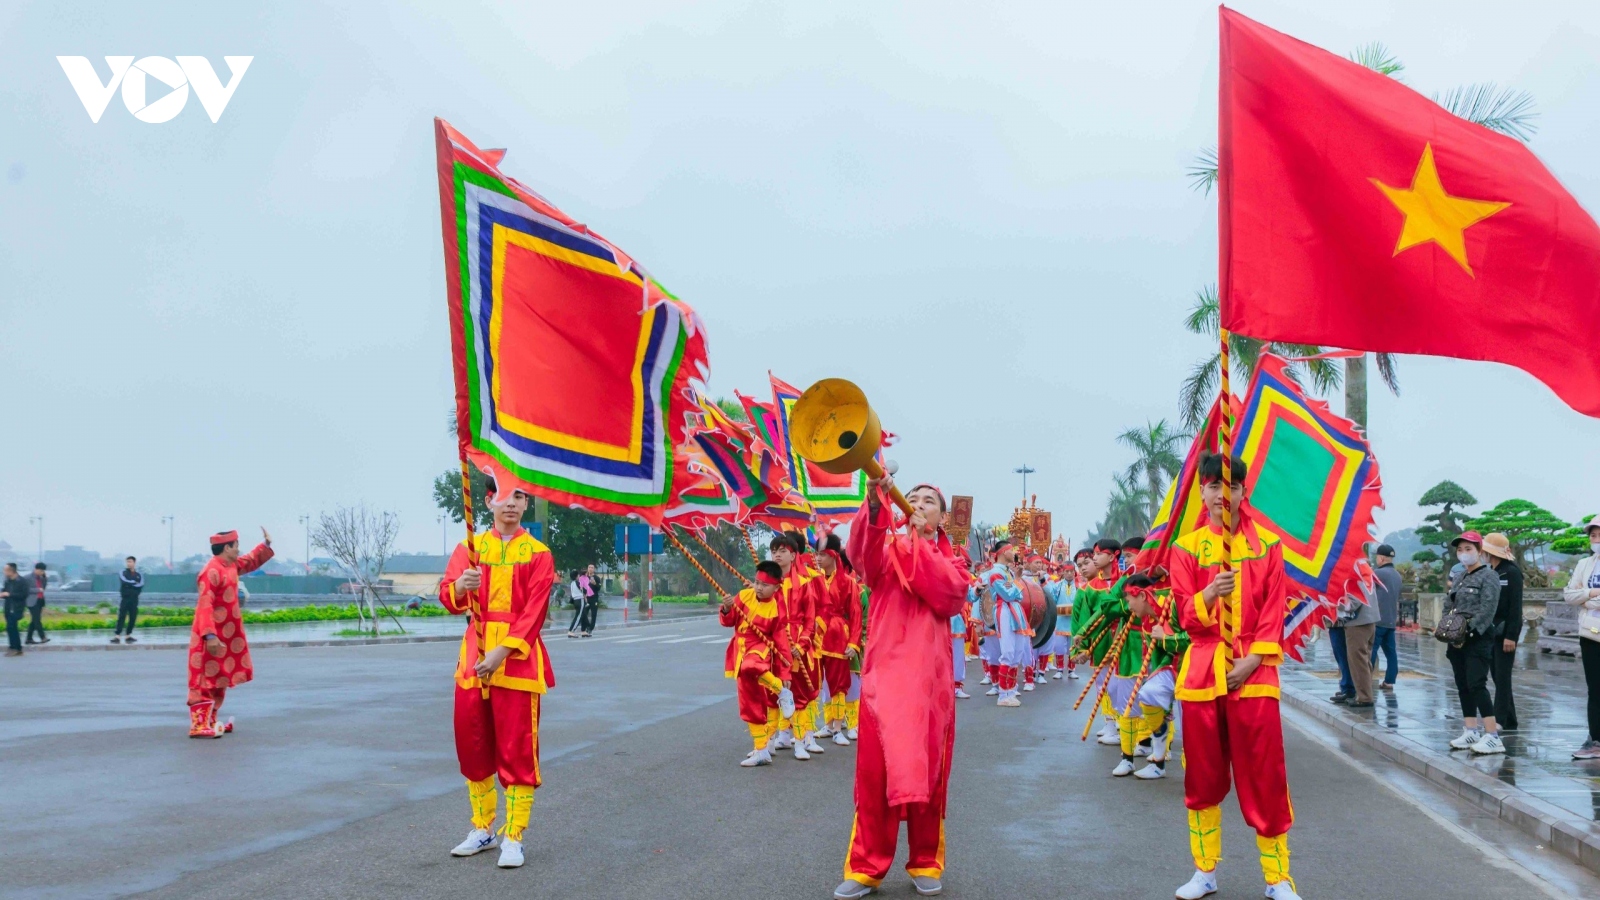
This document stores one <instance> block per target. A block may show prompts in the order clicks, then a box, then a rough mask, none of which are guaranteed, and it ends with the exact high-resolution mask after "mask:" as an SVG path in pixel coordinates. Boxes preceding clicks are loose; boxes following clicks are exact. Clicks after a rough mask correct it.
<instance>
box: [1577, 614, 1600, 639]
mask: <svg viewBox="0 0 1600 900" xmlns="http://www.w3.org/2000/svg"><path fill="white" fill-rule="evenodd" d="M1578 637H1581V638H1584V639H1585V640H1590V641H1600V609H1590V608H1588V607H1587V606H1585V607H1583V608H1581V609H1579V610H1578Z"/></svg>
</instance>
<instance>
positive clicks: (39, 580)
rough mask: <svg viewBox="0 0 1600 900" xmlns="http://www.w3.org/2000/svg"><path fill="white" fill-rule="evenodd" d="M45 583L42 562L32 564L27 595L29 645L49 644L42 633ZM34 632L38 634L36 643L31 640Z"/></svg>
mask: <svg viewBox="0 0 1600 900" xmlns="http://www.w3.org/2000/svg"><path fill="white" fill-rule="evenodd" d="M45 581H46V578H45V568H44V563H42V562H36V563H34V564H33V591H32V592H31V593H30V594H28V643H30V644H48V643H50V638H48V637H46V636H45V633H44V586H45ZM36 631H37V632H38V633H39V639H38V640H37V641H36V640H34V639H33V633H34V632H36Z"/></svg>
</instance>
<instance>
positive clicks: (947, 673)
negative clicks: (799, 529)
mask: <svg viewBox="0 0 1600 900" xmlns="http://www.w3.org/2000/svg"><path fill="white" fill-rule="evenodd" d="M889 524H890V516H889V511H888V509H887V508H884V507H879V509H878V511H877V514H876V515H874V514H873V513H872V507H871V505H870V504H862V506H861V511H860V512H859V513H857V514H856V517H855V520H854V521H853V522H851V525H850V544H849V554H850V559H851V560H852V561H854V562H855V563H856V571H857V572H859V573H860V575H861V578H862V579H863V580H864V581H865V582H866V584H867V588H868V589H869V590H870V591H871V592H872V602H871V603H870V604H869V606H868V612H867V615H868V621H867V631H868V633H869V634H871V635H872V643H871V644H870V645H868V646H867V651H866V659H865V660H864V661H863V662H862V666H861V706H862V710H861V713H862V716H861V718H862V724H863V727H868V726H869V725H870V727H872V728H873V729H874V731H875V732H876V736H877V741H878V742H879V743H880V744H881V747H882V756H881V758H879V759H875V760H873V759H868V758H867V754H866V753H865V752H862V753H861V754H860V755H858V756H857V762H856V765H857V766H858V769H859V767H861V766H871V767H874V768H875V769H881V770H882V771H883V785H884V793H885V795H886V798H887V801H888V803H889V805H890V806H900V805H903V804H909V803H932V804H933V805H934V806H936V807H937V808H938V809H937V811H938V812H939V814H940V815H942V814H943V809H944V799H945V788H946V786H947V785H948V783H949V779H950V758H951V754H952V753H953V752H954V749H955V737H956V709H955V695H954V694H953V692H951V690H950V684H951V680H952V679H953V678H954V673H953V672H952V671H951V665H952V663H951V654H950V617H951V616H953V615H955V614H957V613H959V612H961V610H962V607H964V606H965V605H966V602H967V573H966V571H965V570H964V569H962V568H961V567H960V565H959V564H958V563H957V562H956V560H955V558H954V557H953V556H952V555H951V553H950V551H949V549H948V544H947V543H946V542H944V541H940V542H939V543H932V542H929V541H925V540H920V539H916V540H914V539H911V538H907V537H904V536H900V535H891V534H890V533H889ZM902 575H904V577H905V579H906V583H902V581H901V576H902ZM865 744H866V742H865V741H864V742H863V746H864V745H865ZM862 783H863V779H862V778H860V776H859V772H858V777H857V780H856V785H857V791H858V792H859V791H860V790H861V785H862ZM884 799H885V798H876V799H873V798H863V797H861V796H859V795H858V796H857V797H856V805H857V806H858V807H861V806H863V805H867V804H872V803H882V802H884Z"/></svg>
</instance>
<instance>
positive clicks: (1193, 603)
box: [1171, 507, 1294, 885]
mask: <svg viewBox="0 0 1600 900" xmlns="http://www.w3.org/2000/svg"><path fill="white" fill-rule="evenodd" d="M1225 540H1227V538H1226V537H1225V536H1224V535H1223V533H1222V530H1221V529H1220V528H1218V527H1217V526H1216V525H1214V524H1212V523H1210V522H1208V523H1207V524H1206V525H1204V526H1202V527H1201V528H1199V529H1197V530H1195V531H1192V532H1190V533H1189V534H1186V535H1183V536H1182V537H1180V538H1178V539H1177V540H1176V541H1175V542H1174V544H1173V546H1174V548H1175V552H1173V554H1172V576H1171V577H1172V596H1173V598H1174V600H1175V601H1176V602H1177V603H1178V604H1179V622H1180V624H1181V625H1182V627H1183V628H1184V630H1185V631H1187V632H1188V633H1189V639H1190V644H1189V649H1188V651H1187V652H1185V653H1184V655H1183V664H1182V666H1181V667H1180V669H1179V671H1178V687H1177V691H1176V696H1177V698H1178V700H1180V701H1181V702H1182V703H1183V745H1184V783H1183V789H1184V805H1185V806H1187V807H1188V809H1189V844H1190V850H1191V851H1192V852H1193V854H1194V860H1195V868H1197V869H1199V870H1201V871H1203V872H1210V871H1213V870H1214V869H1215V868H1216V865H1217V862H1218V860H1219V859H1220V858H1221V853H1222V850H1221V827H1222V826H1221V822H1222V811H1221V808H1220V805H1221V803H1222V799H1223V798H1224V797H1226V796H1227V795H1228V786H1229V774H1230V770H1231V773H1232V779H1233V781H1234V783H1236V784H1237V785H1238V793H1239V810H1240V812H1242V813H1243V814H1244V820H1245V822H1246V823H1248V824H1249V825H1250V827H1251V828H1254V829H1255V831H1256V846H1257V848H1258V849H1259V851H1260V855H1261V872H1262V874H1263V875H1264V876H1265V877H1266V880H1267V883H1268V884H1269V885H1270V884H1277V883H1279V882H1282V881H1288V880H1290V879H1289V845H1288V840H1287V835H1288V831H1289V826H1290V825H1291V824H1292V823H1293V821H1294V810H1293V806H1292V805H1291V803H1290V800H1289V778H1288V773H1287V771H1286V770H1285V768H1284V761H1283V725H1282V722H1281V720H1280V718H1279V712H1278V696H1279V693H1278V666H1279V664H1281V663H1282V662H1283V650H1282V648H1281V647H1280V645H1279V641H1280V639H1281V637H1282V635H1283V620H1284V615H1285V613H1286V612H1287V603H1288V585H1287V582H1286V581H1285V576H1284V571H1283V548H1282V547H1281V546H1280V545H1279V543H1278V538H1277V537H1276V536H1275V535H1273V534H1271V533H1269V532H1268V531H1266V530H1265V529H1263V528H1261V527H1260V526H1258V525H1256V524H1255V522H1254V521H1252V520H1251V518H1250V515H1249V510H1248V507H1247V508H1246V509H1245V511H1244V515H1243V516H1242V517H1241V522H1240V527H1239V530H1238V532H1237V533H1236V534H1234V535H1233V537H1232V547H1231V552H1230V553H1229V554H1228V558H1229V559H1230V560H1231V561H1232V564H1233V568H1234V570H1235V573H1236V576H1235V577H1236V579H1237V580H1236V581H1235V588H1234V592H1233V594H1232V595H1230V596H1225V597H1219V598H1218V599H1217V601H1216V602H1214V603H1208V602H1206V599H1205V597H1204V595H1203V593H1202V592H1203V591H1204V590H1205V588H1206V586H1207V585H1209V584H1211V582H1212V580H1213V579H1215V578H1216V576H1217V573H1218V572H1220V571H1221V570H1222V559H1223V549H1224V548H1225V547H1226V546H1227V545H1226V544H1225V543H1224V541H1225ZM1249 654H1259V655H1260V656H1261V664H1260V665H1259V666H1258V667H1257V668H1256V670H1255V671H1254V672H1251V673H1250V676H1249V677H1248V678H1246V679H1245V681H1244V683H1243V684H1241V685H1240V686H1239V687H1238V689H1236V690H1232V691H1230V690H1228V683H1227V673H1228V672H1229V671H1230V670H1231V669H1232V668H1233V665H1234V661H1235V660H1238V659H1240V658H1242V657H1244V656H1247V655H1249ZM1236 753H1237V754H1238V755H1237V757H1236V756H1235V754H1236ZM1291 883H1292V882H1291Z"/></svg>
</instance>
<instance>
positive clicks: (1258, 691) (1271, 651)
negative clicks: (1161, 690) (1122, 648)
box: [1172, 507, 1289, 701]
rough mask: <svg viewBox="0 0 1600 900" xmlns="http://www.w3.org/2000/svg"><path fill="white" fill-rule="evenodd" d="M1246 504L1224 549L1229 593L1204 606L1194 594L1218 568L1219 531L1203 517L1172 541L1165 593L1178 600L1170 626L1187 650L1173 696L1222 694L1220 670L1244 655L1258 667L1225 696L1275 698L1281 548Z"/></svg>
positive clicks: (1285, 590)
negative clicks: (1231, 576)
mask: <svg viewBox="0 0 1600 900" xmlns="http://www.w3.org/2000/svg"><path fill="white" fill-rule="evenodd" d="M1246 509H1247V511H1246V513H1245V517H1244V519H1243V520H1242V521H1241V522H1240V523H1239V526H1240V527H1239V531H1238V533H1236V534H1235V535H1234V536H1233V548H1232V553H1231V554H1229V556H1230V561H1231V562H1232V564H1233V567H1234V569H1235V570H1236V573H1237V574H1236V576H1235V580H1234V585H1235V588H1234V593H1233V596H1231V597H1219V598H1217V602H1215V603H1207V602H1206V601H1205V598H1204V597H1203V596H1202V592H1203V591H1204V590H1205V589H1206V586H1207V585H1209V584H1211V581H1212V579H1213V578H1215V577H1216V576H1217V573H1218V572H1220V571H1221V561H1222V549H1223V536H1222V532H1221V531H1220V530H1218V529H1216V528H1215V527H1214V526H1212V525H1211V524H1210V523H1209V522H1208V523H1207V524H1206V525H1204V526H1202V527H1200V528H1198V529H1196V530H1194V531H1191V532H1189V533H1188V534H1185V535H1183V536H1182V537H1180V538H1178V539H1177V540H1176V541H1174V542H1173V549H1174V552H1173V553H1172V598H1173V602H1175V603H1177V604H1178V623H1179V625H1181V626H1182V627H1183V629H1184V630H1185V631H1187V632H1188V633H1189V649H1188V650H1187V651H1186V652H1185V653H1184V654H1183V665H1182V666H1181V668H1180V669H1179V671H1178V688H1177V697H1178V699H1179V700H1191V701H1205V700H1215V699H1216V698H1218V697H1224V696H1227V695H1228V693H1229V691H1228V684H1227V672H1228V670H1229V669H1231V668H1232V667H1233V661H1234V660H1236V659H1239V658H1240V657H1243V656H1246V655H1248V654H1251V653H1258V654H1260V655H1261V665H1260V666H1258V667H1257V668H1256V670H1255V671H1254V672H1251V673H1250V677H1249V678H1247V679H1245V682H1244V684H1242V685H1240V686H1239V689H1238V690H1237V691H1234V692H1233V693H1235V694H1237V695H1238V696H1241V697H1277V696H1278V666H1279V664H1281V663H1282V662H1283V649H1282V647H1281V643H1280V642H1281V640H1282V638H1283V618H1284V615H1285V613H1286V612H1287V610H1288V595H1289V587H1288V582H1287V581H1286V580H1285V576H1284V574H1283V547H1282V546H1281V545H1280V544H1279V543H1278V537H1277V535H1274V534H1272V533H1271V532H1269V531H1267V530H1266V529H1264V528H1262V527H1260V526H1259V525H1257V524H1256V523H1255V522H1254V521H1252V520H1251V519H1250V517H1249V512H1248V507H1247V508H1246Z"/></svg>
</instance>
